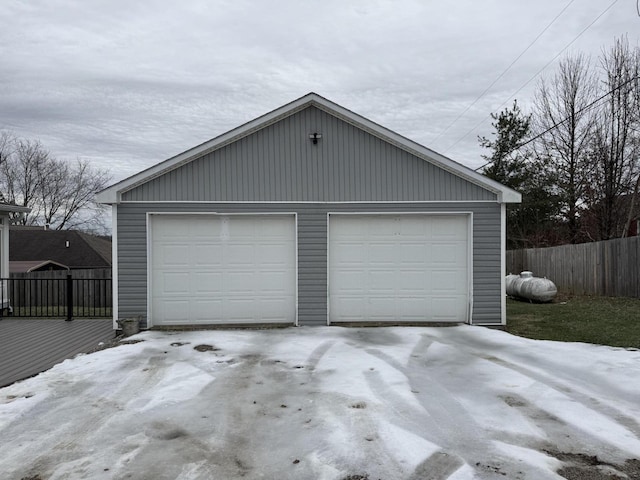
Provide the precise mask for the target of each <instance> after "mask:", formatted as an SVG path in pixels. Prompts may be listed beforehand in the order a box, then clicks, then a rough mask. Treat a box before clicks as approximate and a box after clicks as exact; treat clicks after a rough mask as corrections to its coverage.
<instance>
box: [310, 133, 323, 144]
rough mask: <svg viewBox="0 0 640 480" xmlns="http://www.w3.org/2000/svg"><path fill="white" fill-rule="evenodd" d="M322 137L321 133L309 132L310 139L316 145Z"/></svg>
mask: <svg viewBox="0 0 640 480" xmlns="http://www.w3.org/2000/svg"><path fill="white" fill-rule="evenodd" d="M321 138H322V134H321V133H310V134H309V139H310V140H311V141H312V142H313V144H314V145H317V144H318V140H320V139H321Z"/></svg>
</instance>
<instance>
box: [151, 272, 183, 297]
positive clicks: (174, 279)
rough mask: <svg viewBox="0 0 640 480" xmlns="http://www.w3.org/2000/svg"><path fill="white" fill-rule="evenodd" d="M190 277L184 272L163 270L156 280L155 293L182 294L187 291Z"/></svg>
mask: <svg viewBox="0 0 640 480" xmlns="http://www.w3.org/2000/svg"><path fill="white" fill-rule="evenodd" d="M189 283H190V278H189V274H188V273H185V272H173V271H165V272H163V274H162V277H161V281H160V282H158V283H157V284H158V287H159V288H158V289H157V290H156V293H157V294H159V295H163V296H170V295H174V294H184V293H188V292H189Z"/></svg>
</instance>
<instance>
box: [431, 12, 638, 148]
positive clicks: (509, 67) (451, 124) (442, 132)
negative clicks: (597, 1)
mask: <svg viewBox="0 0 640 480" xmlns="http://www.w3.org/2000/svg"><path fill="white" fill-rule="evenodd" d="M638 1H640V0H638ZM573 2H575V0H571V1H570V2H569V3H567V5H566V6H565V7H564V8H563V9H562V10H561V11H560V13H558V14H557V15H556V16H555V17H554V19H553V20H551V22H550V23H549V24H548V25H547V26H546V27H544V29H543V30H542V31H541V32H540V33H539V34H538V36H537V37H536V38H534V39H533V41H532V42H531V43H530V44H529V45H528V46H527V48H525V49H524V50H523V51H522V52H521V53H520V55H518V56H517V57H516V59H515V60H514V61H512V62H511V63H510V64H509V66H508V67H507V68H505V69H504V71H503V72H502V73H501V74H500V75H498V77H497V78H496V79H495V80H494V81H493V82H491V85H489V86H488V87H487V88H485V89H484V91H483V92H482V93H481V94H480V95H478V96H477V97H476V99H475V100H474V101H473V102H471V103H470V104H469V105H467V108H465V109H464V110H463V111H462V112H461V113H460V114H459V115H458V116H457V117H456V118H454V119H453V121H452V122H451V123H450V124H449V125H447V126H446V128H445V129H444V130H442V131H441V132H440V133H439V134H438V135H437V136H436V137H435V138H433V139H431V141H430V142H429V143H431V144H432V143H434V142H436V141H438V139H439V138H440V137H442V136H443V135H444V134H445V133H447V132H448V131H449V129H450V128H451V127H452V126H453V125H454V124H455V123H456V122H457V121H458V120H460V118H462V117H463V116H464V114H465V113H467V112H468V111H469V110H470V109H471V107H473V106H474V105H475V104H476V103H478V101H479V100H480V99H481V98H482V97H484V96H485V95H486V93H487V92H488V91H489V90H491V88H492V87H493V86H494V85H495V84H496V83H498V80H500V79H501V78H502V77H504V75H505V74H506V73H507V72H508V71H509V70H511V67H513V66H514V65H515V64H516V62H517V61H518V60H520V59H521V58H522V56H523V55H524V54H525V53H527V51H529V49H530V48H531V47H532V46H533V45H534V44H535V43H536V42H537V41H538V40H539V39H540V37H542V35H543V34H544V33H545V32H546V31H547V30H549V28H550V27H551V25H553V24H554V23H555V21H556V20H558V18H560V15H562V14H563V13H564V12H565V10H566V9H567V8H569V7H570V6H571V4H572V3H573Z"/></svg>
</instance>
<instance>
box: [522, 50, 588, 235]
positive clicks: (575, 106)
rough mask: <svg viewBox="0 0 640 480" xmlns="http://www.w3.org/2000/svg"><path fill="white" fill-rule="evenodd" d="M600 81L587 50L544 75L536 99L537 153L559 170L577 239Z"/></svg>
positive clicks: (568, 220) (564, 203)
mask: <svg viewBox="0 0 640 480" xmlns="http://www.w3.org/2000/svg"><path fill="white" fill-rule="evenodd" d="M596 92H597V83H596V78H595V75H594V72H593V69H592V67H591V64H590V62H589V59H588V58H587V57H585V56H584V55H576V56H573V57H567V58H566V59H564V60H562V61H561V62H560V64H559V68H558V71H557V73H556V74H555V75H554V76H553V77H552V78H551V80H549V81H547V80H542V81H541V82H540V83H539V85H538V89H537V92H536V97H535V101H534V110H535V111H534V115H533V117H532V118H533V120H534V133H536V134H538V135H540V137H539V138H538V141H537V143H536V146H535V148H536V154H537V156H538V158H539V159H540V160H541V161H543V162H544V163H545V164H547V165H548V166H549V167H550V168H551V169H552V170H553V171H554V172H555V173H556V175H557V194H558V196H559V198H560V199H561V204H562V208H561V215H562V216H563V217H564V219H565V221H566V224H567V227H568V235H569V241H570V242H571V243H575V242H576V241H577V240H578V234H579V230H580V210H581V206H582V204H583V201H584V195H585V189H586V186H587V184H588V181H589V179H590V178H591V175H590V174H591V170H592V164H591V162H590V157H589V155H590V153H591V152H590V147H591V137H592V134H593V130H594V126H595V116H594V114H593V112H592V111H591V110H590V109H589V106H590V104H591V103H592V102H593V100H594V99H595V98H596Z"/></svg>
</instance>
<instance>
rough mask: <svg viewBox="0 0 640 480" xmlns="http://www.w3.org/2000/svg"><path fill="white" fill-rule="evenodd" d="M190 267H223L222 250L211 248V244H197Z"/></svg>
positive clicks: (191, 257) (192, 253) (192, 252)
mask: <svg viewBox="0 0 640 480" xmlns="http://www.w3.org/2000/svg"><path fill="white" fill-rule="evenodd" d="M189 258H190V262H189V264H190V266H192V267H193V268H202V267H211V266H221V265H222V249H219V248H211V246H210V245H209V244H205V243H202V244H196V245H194V247H193V250H192V251H191V255H190V257H189Z"/></svg>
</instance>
